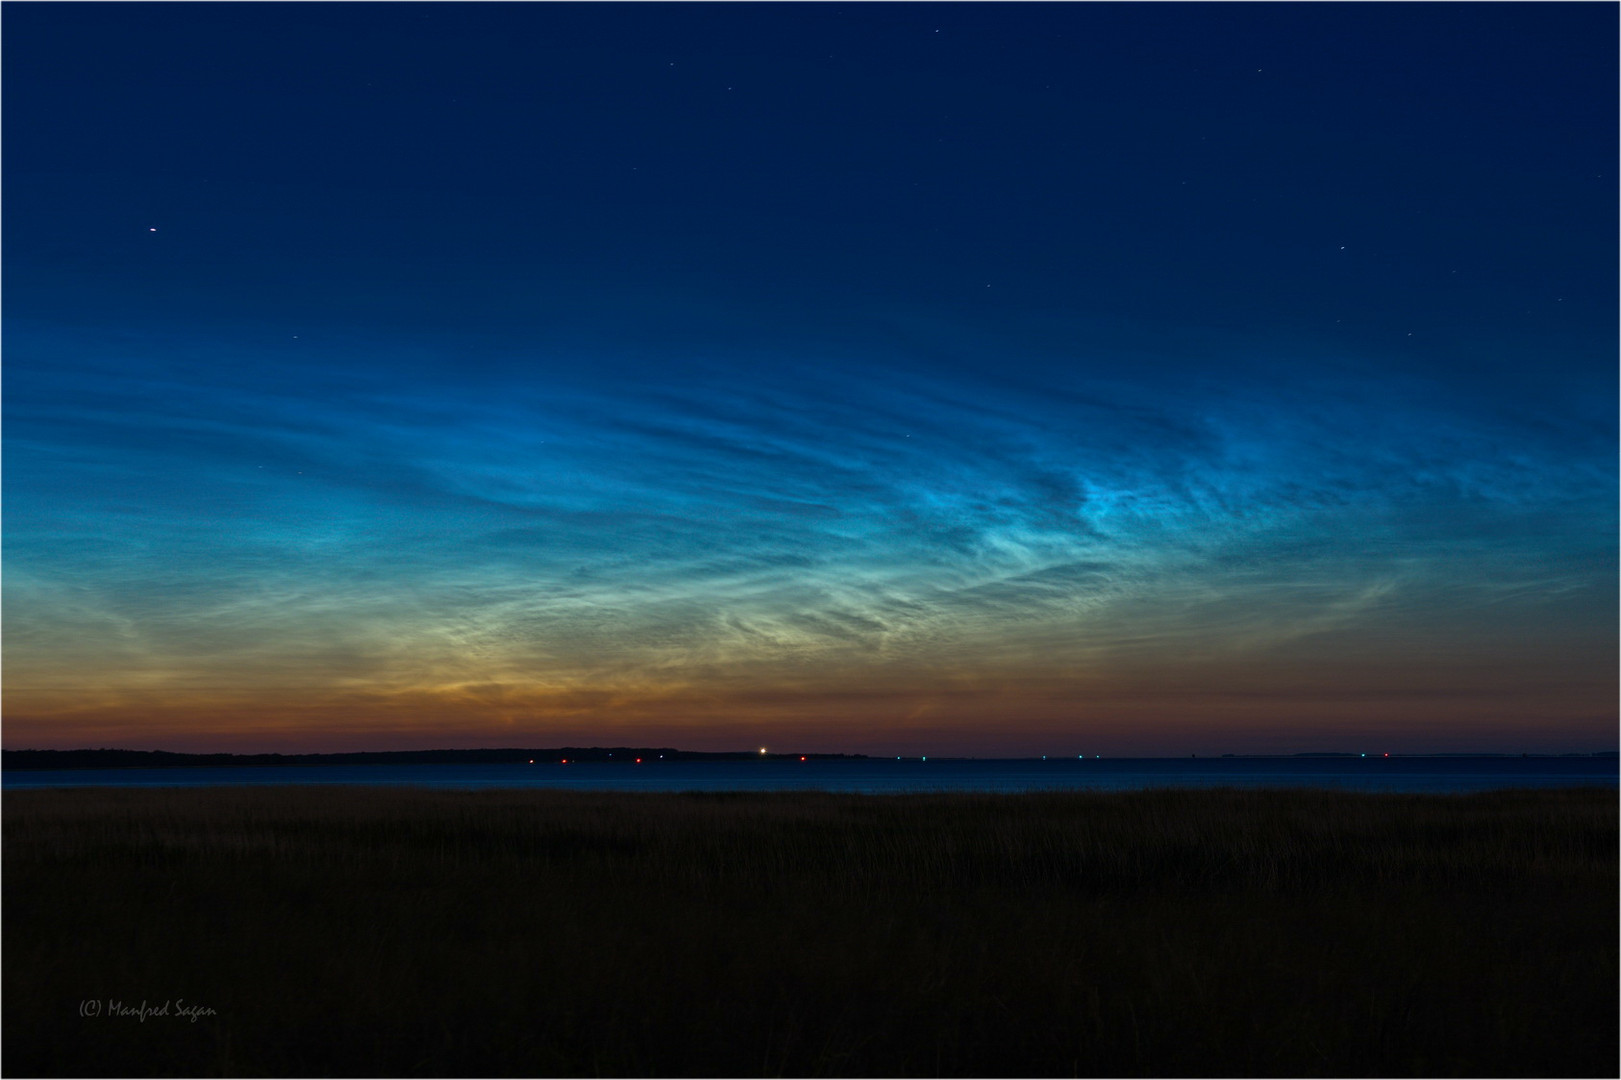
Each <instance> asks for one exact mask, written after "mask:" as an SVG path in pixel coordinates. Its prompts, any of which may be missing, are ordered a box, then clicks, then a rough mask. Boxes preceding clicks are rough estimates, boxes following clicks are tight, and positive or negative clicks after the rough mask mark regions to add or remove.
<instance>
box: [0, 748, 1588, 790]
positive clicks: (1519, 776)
mask: <svg viewBox="0 0 1621 1080" xmlns="http://www.w3.org/2000/svg"><path fill="white" fill-rule="evenodd" d="M1617 768H1618V766H1617V760H1616V758H1614V757H1569V758H1563V757H1559V758H1467V757H1462V758H1451V757H1401V758H1385V757H1368V758H1241V757H1235V758H1093V757H1088V758H1085V759H1076V758H1065V759H1054V760H1031V759H1014V760H987V759H961V758H953V759H927V758H925V759H919V758H906V759H904V760H902V759H889V758H868V759H855V760H828V761H815V760H812V761H791V760H788V761H785V760H776V759H773V760H765V761H671V762H664V761H645V762H643V763H642V764H639V765H638V764H633V763H631V762H625V763H623V764H621V763H618V762H570V763H569V764H566V765H563V764H557V763H553V762H546V763H537V764H534V765H277V766H227V767H207V766H203V767H176V768H161V769H61V770H19V769H13V770H8V771H6V772H4V773H3V774H0V786H3V787H4V788H5V789H6V790H20V789H26V788H61V787H198V786H205V785H227V786H237V785H243V784H384V785H393V786H409V787H433V788H469V789H472V788H561V789H569V790H577V791H817V790H819V791H848V792H865V793H869V794H896V793H902V792H928V791H982V792H1015V791H1041V790H1078V791H1128V790H1140V789H1145V788H1167V787H1177V788H1184V787H1195V788H1210V787H1240V788H1334V789H1341V790H1350V791H1400V792H1468V791H1491V790H1496V789H1501V788H1548V787H1576V786H1596V787H1608V788H1615V787H1617Z"/></svg>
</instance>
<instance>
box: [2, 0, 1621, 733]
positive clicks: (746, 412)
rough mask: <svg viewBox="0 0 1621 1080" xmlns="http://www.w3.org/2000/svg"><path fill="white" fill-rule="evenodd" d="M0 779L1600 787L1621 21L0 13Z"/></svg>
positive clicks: (1419, 11)
mask: <svg viewBox="0 0 1621 1080" xmlns="http://www.w3.org/2000/svg"><path fill="white" fill-rule="evenodd" d="M3 20H4V91H5V94H4V137H5V151H6V155H5V175H4V194H5V202H4V212H5V219H4V225H5V234H4V237H5V242H6V243H5V251H4V254H5V286H6V289H5V301H6V304H5V315H6V328H5V345H6V350H5V386H4V389H5V397H4V420H5V428H4V441H5V451H6V453H5V465H4V468H5V473H4V480H5V492H6V495H7V499H6V516H5V535H4V554H5V570H6V573H5V586H4V590H5V591H4V599H5V611H4V615H5V631H6V634H5V681H6V698H7V702H6V703H7V716H6V719H7V729H6V733H5V734H6V742H7V744H8V745H10V746H22V745H37V746H44V745H57V746H73V745H124V746H135V747H143V748H145V747H162V748H173V749H187V748H203V747H216V746H218V747H230V748H242V749H249V748H257V749H296V748H305V747H309V748H328V747H365V748H379V749H385V748H392V747H396V746H408V745H409V746H416V745H469V746H472V745H490V744H502V745H515V744H527V745H544V744H561V743H564V742H579V741H582V740H585V741H589V742H617V741H641V740H647V741H657V742H660V743H666V744H677V745H688V746H725V747H731V746H734V745H754V744H759V743H762V742H767V741H770V742H776V743H779V744H781V745H788V744H792V745H794V746H799V747H805V748H814V749H871V750H877V751H893V752H935V753H947V752H954V751H961V752H977V753H983V752H1007V753H1039V752H1048V751H1049V750H1050V751H1051V752H1057V753H1066V752H1082V751H1088V750H1089V749H1090V748H1093V747H1097V748H1099V749H1101V750H1103V751H1106V752H1128V751H1129V752H1144V753H1150V752H1164V753H1183V752H1222V751H1235V750H1314V749H1368V748H1372V747H1374V746H1375V745H1377V746H1378V747H1379V748H1380V749H1392V748H1394V749H1409V750H1422V749H1492V750H1496V749H1510V750H1519V749H1583V750H1585V749H1604V748H1613V747H1614V745H1615V742H1616V734H1615V733H1616V715H1615V711H1616V710H1615V700H1616V693H1615V691H1616V686H1615V677H1616V651H1617V635H1616V555H1617V551H1616V546H1617V545H1616V532H1617V515H1616V481H1617V470H1616V422H1615V401H1616V391H1617V386H1616V325H1617V310H1616V297H1617V275H1616V264H1617V257H1616V256H1617V253H1616V235H1617V213H1616V206H1617V194H1616V193H1617V186H1616V179H1615V175H1614V173H1615V168H1616V161H1617V146H1616V129H1617V108H1616V84H1617V62H1616V39H1617V25H1616V24H1617V11H1616V8H1615V7H1614V6H1613V5H1607V4H1546V3H1538V4H1443V5H1432V4H1377V5H1374V4H1256V5H1242V6H1238V5H1227V4H1195V5H1181V4H1122V5H1105V4H1041V5H1023V4H958V5H930V4H904V5H899V4H898V5H880V4H854V5H851V4H807V5H801V4H728V5H704V4H660V5H642V4H592V5H562V4H518V3H508V4H473V3H467V4H435V3H425V4H388V3H377V4H371V3H368V4H341V3H323V4H161V3H159V4H149V3H129V4H96V3H88V4H29V3H13V4H9V5H7V6H6V8H5V11H4V14H3Z"/></svg>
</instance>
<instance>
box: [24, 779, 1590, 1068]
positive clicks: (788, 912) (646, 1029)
mask: <svg viewBox="0 0 1621 1080" xmlns="http://www.w3.org/2000/svg"><path fill="white" fill-rule="evenodd" d="M1617 821H1618V812H1617V797H1616V794H1615V792H1613V791H1593V790H1565V791H1538V792H1532V791H1524V792H1500V793H1493V794H1485V795H1470V796H1409V795H1357V794H1343V793H1327V792H1308V791H1289V792H1286V791H1242V792H1240V791H1177V792H1170V791H1150V792H1137V793H1125V794H1121V793H1111V794H1069V793H1066V794H1029V795H907V796H859V795H829V794H804V793H794V794H780V795H777V794H723V795H714V794H710V795H669V794H647V795H641V794H620V793H612V794H608V793H603V794H585V793H563V792H536V791H524V792H518V791H504V792H503V791H482V792H444V791H426V790H414V789H378V788H368V789H361V788H324V787H300V788H291V787H288V788H214V789H145V790H137V789H123V790H119V789H79V790H49V791H22V792H7V793H5V795H4V836H5V845H4V867H3V869H4V949H5V951H4V965H3V966H4V999H3V1017H4V1040H3V1060H0V1066H3V1069H4V1072H5V1074H6V1075H7V1076H31V1075H65V1076H99V1075H131V1076H140V1075H171V1076H189V1075H209V1074H222V1075H223V1074H229V1075H307V1076H322V1075H382V1076H389V1075H401V1076H408V1075H419V1074H420V1075H441V1076H465V1075H475V1076H476V1075H536V1074H538V1075H597V1074H601V1075H618V1076H643V1075H654V1076H661V1075H662V1076H670V1075H705V1076H754V1075H860V1076H914V1075H975V1076H1009V1075H1011V1076H1049V1075H1082V1076H1086V1075H1105V1076H1117V1075H1119V1076H1131V1075H1149V1076H1229V1075H1332V1076H1405V1075H1442V1076H1446V1075H1468V1076H1615V1075H1616V1073H1617V1064H1618V1045H1617V1010H1618V1004H1621V1003H1618V993H1617V978H1618V970H1617V954H1618V944H1621V943H1618V932H1617V902H1618V894H1617V874H1618V867H1617V842H1618V836H1617ZM143 999H144V1001H145V1002H146V1004H147V1006H148V1008H149V1009H150V1008H159V1007H161V1006H162V1005H163V1004H164V1003H165V1002H167V1003H169V1005H168V1007H169V1013H170V1014H169V1015H168V1016H163V1015H151V1014H148V1015H147V1017H146V1019H144V1020H142V1019H140V1018H139V1016H138V1015H122V1016H115V1015H110V1012H109V1010H110V1009H113V1008H114V1007H115V1003H122V1005H123V1006H124V1008H126V1009H133V1008H138V1006H139V1003H140V1002H141V1001H142V1000H143ZM181 1003H183V1004H181ZM185 1006H201V1007H203V1008H204V1009H208V1010H212V1014H208V1013H203V1014H200V1015H197V1016H196V1018H195V1019H192V1018H190V1017H188V1016H182V1015H179V1010H180V1009H181V1008H183V1007H185ZM85 1012H92V1013H97V1015H82V1014H83V1013H85Z"/></svg>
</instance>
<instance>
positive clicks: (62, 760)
mask: <svg viewBox="0 0 1621 1080" xmlns="http://www.w3.org/2000/svg"><path fill="white" fill-rule="evenodd" d="M801 756H804V757H807V758H812V759H815V760H818V761H820V760H824V759H855V758H864V757H866V755H865V754H804V755H800V754H792V755H789V754H759V753H752V754H751V753H748V752H747V751H736V752H730V753H707V752H704V751H698V750H675V749H672V748H671V747H668V746H654V747H648V746H606V747H604V746H563V747H556V748H551V749H545V750H524V749H511V748H509V749H500V750H380V751H359V752H355V753H348V754H176V753H171V752H169V751H167V750H111V749H100V750H0V768H4V769H19V770H21V769H162V768H170V767H180V766H188V767H196V766H202V765H214V766H222V765H226V766H229V765H235V766H242V765H522V764H527V763H528V762H530V761H535V762H559V761H563V760H565V759H566V760H568V761H632V762H633V761H635V760H636V759H637V758H641V759H643V760H644V761H647V762H652V761H658V760H660V759H662V760H664V761H745V760H749V761H752V760H759V759H761V758H787V757H793V758H796V759H797V758H799V757H801Z"/></svg>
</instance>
